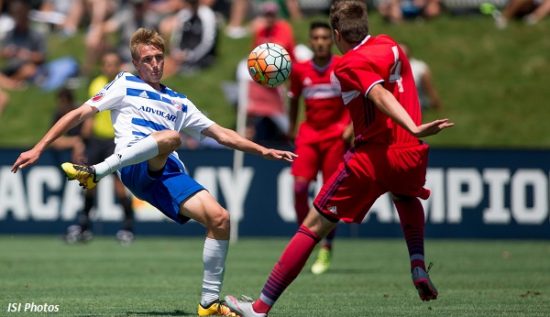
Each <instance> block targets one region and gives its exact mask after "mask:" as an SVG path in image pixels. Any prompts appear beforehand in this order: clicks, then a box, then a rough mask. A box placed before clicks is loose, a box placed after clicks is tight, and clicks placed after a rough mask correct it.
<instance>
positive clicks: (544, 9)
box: [493, 0, 550, 29]
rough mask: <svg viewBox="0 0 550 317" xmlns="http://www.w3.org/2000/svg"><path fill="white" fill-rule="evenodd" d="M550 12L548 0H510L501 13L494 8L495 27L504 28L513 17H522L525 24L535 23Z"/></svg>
mask: <svg viewBox="0 0 550 317" xmlns="http://www.w3.org/2000/svg"><path fill="white" fill-rule="evenodd" d="M549 13H550V0H510V1H509V2H508V3H507V4H506V7H504V9H503V10H502V13H501V12H500V11H498V10H497V9H495V11H494V13H493V16H494V17H495V24H496V26H497V28H499V29H504V28H506V27H507V26H508V22H509V21H510V20H512V19H514V18H523V21H524V22H525V23H526V24H527V25H534V24H537V23H538V22H539V21H541V20H542V19H544V18H545V17H546V16H547V15H548V14H549Z"/></svg>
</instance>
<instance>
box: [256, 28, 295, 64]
mask: <svg viewBox="0 0 550 317" xmlns="http://www.w3.org/2000/svg"><path fill="white" fill-rule="evenodd" d="M267 42H270V43H276V44H279V45H281V46H282V47H284V48H285V49H286V50H287V52H288V54H289V55H290V59H291V60H292V61H294V60H295V59H294V46H296V44H295V43H294V33H293V32H292V26H291V25H290V24H289V23H288V22H286V21H285V20H278V21H276V22H275V24H274V25H273V27H272V28H270V29H268V28H266V27H265V26H263V27H260V28H259V29H258V30H257V31H255V33H254V37H253V42H252V47H253V48H254V47H256V46H258V45H260V44H263V43H267Z"/></svg>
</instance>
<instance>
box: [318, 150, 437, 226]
mask: <svg viewBox="0 0 550 317" xmlns="http://www.w3.org/2000/svg"><path fill="white" fill-rule="evenodd" d="M428 149H429V147H428V145H427V144H424V143H422V144H412V145H411V144H394V145H391V146H380V145H366V144H365V145H362V146H360V147H358V148H355V149H352V150H350V151H348V153H347V154H346V156H345V159H344V164H341V165H340V166H339V167H338V170H337V171H336V172H335V173H334V174H333V175H332V177H331V178H330V179H329V180H328V181H327V182H325V184H324V185H323V187H322V188H321V191H320V192H319V194H318V195H317V197H316V198H315V201H314V202H313V204H314V206H315V208H316V209H317V210H318V211H319V212H320V213H322V214H323V215H324V216H325V217H327V218H328V219H330V220H333V221H335V222H336V221H339V220H342V221H344V222H355V223H361V221H363V219H364V218H365V215H366V214H367V212H368V211H369V209H370V208H371V206H372V205H373V204H374V202H375V201H376V199H378V197H380V196H381V195H382V194H384V193H386V192H391V193H392V194H395V195H401V196H410V197H420V198H422V199H427V198H428V197H429V196H430V191H429V190H427V189H426V188H424V183H425V182H426V169H427V166H428Z"/></svg>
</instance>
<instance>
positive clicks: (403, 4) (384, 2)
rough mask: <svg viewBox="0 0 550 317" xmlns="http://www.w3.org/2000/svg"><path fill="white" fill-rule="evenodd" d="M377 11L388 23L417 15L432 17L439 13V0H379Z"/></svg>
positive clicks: (398, 21) (399, 21)
mask: <svg viewBox="0 0 550 317" xmlns="http://www.w3.org/2000/svg"><path fill="white" fill-rule="evenodd" d="M378 11H379V12H380V14H381V15H382V16H383V17H384V18H385V19H386V20H387V21H388V22H390V23H395V24H397V23H401V22H402V21H403V20H404V19H412V18H417V17H424V18H434V17H436V16H438V15H439V14H441V3H440V0H380V2H379V3H378Z"/></svg>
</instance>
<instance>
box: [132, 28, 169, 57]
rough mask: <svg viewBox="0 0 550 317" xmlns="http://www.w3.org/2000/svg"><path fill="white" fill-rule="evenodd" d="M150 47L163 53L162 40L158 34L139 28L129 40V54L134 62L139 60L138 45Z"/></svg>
mask: <svg viewBox="0 0 550 317" xmlns="http://www.w3.org/2000/svg"><path fill="white" fill-rule="evenodd" d="M142 44H143V45H152V46H154V47H156V48H158V49H159V50H161V51H162V52H163V53H164V39H163V38H162V36H160V34H159V33H158V32H157V31H155V30H151V29H145V28H139V29H138V30H137V31H135V32H134V34H132V38H131V39H130V53H132V58H133V59H134V60H139V52H138V46H139V45H142Z"/></svg>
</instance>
